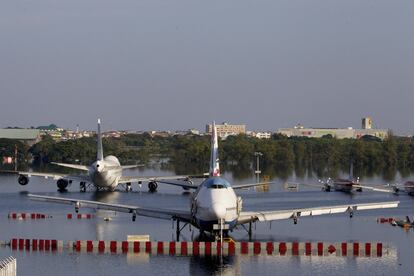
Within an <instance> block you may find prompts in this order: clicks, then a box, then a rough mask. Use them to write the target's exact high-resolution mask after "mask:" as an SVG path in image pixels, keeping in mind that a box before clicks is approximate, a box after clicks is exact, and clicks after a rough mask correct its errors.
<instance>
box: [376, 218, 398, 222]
mask: <svg viewBox="0 0 414 276" xmlns="http://www.w3.org/2000/svg"><path fill="white" fill-rule="evenodd" d="M393 221H394V218H377V223H392V222H393Z"/></svg>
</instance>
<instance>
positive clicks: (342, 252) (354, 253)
mask: <svg viewBox="0 0 414 276" xmlns="http://www.w3.org/2000/svg"><path fill="white" fill-rule="evenodd" d="M9 245H10V246H11V248H12V250H28V251H62V250H63V249H67V250H70V251H73V252H89V253H112V254H123V253H124V254H125V253H144V254H152V255H184V256H187V255H196V256H198V255H201V256H203V255H220V254H221V253H222V254H223V255H225V256H229V255H274V256H342V257H346V256H349V257H381V256H382V255H383V254H384V253H385V254H387V252H388V249H386V250H384V248H383V244H382V243H380V242H351V243H350V242H341V243H326V242H316V243H315V242H225V243H223V246H221V244H220V242H162V241H158V242H139V241H134V242H128V241H92V240H85V241H81V240H78V241H68V242H64V241H60V240H42V239H40V240H39V239H12V240H11V241H10V244H9ZM221 251H222V252H221Z"/></svg>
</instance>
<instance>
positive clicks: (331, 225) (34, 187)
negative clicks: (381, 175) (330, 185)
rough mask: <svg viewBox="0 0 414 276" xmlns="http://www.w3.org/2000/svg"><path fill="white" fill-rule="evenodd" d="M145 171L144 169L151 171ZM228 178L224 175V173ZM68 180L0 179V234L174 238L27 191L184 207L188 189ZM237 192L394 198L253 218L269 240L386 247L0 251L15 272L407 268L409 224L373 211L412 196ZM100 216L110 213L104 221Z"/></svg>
mask: <svg viewBox="0 0 414 276" xmlns="http://www.w3.org/2000/svg"><path fill="white" fill-rule="evenodd" d="M151 173H152V172H149V174H151ZM229 177H230V178H231V176H229ZM78 188H79V187H78V185H77V184H74V185H73V186H72V187H71V188H70V189H69V191H68V192H67V193H63V194H61V193H59V192H57V191H56V183H55V182H54V181H51V180H44V179H39V178H32V179H31V182H30V183H29V185H27V186H24V187H22V186H19V185H18V184H17V183H16V178H15V177H13V176H2V177H1V178H0V207H1V208H0V228H1V237H0V240H10V239H11V238H28V239H31V238H33V239H35V238H36V239H57V240H65V241H67V240H125V239H126V236H127V235H140V234H149V235H150V237H151V240H152V241H171V240H174V239H175V228H174V227H175V225H174V224H173V223H172V222H171V221H168V220H157V219H153V218H145V217H138V218H137V221H135V222H132V220H131V215H130V214H123V213H114V212H107V211H105V212H104V211H98V212H96V213H95V212H94V211H92V210H89V209H81V211H80V212H81V213H92V214H94V217H93V218H92V219H80V220H78V219H72V220H68V219H67V217H66V216H67V214H68V213H72V214H73V213H74V208H73V207H72V206H67V205H59V204H47V203H39V202H34V201H31V200H29V199H28V198H27V193H28V192H30V193H36V194H42V195H51V196H63V197H71V198H80V199H88V200H99V201H102V202H117V203H122V204H131V205H138V206H143V207H154V208H174V209H182V210H185V209H187V208H189V194H188V193H183V191H182V190H181V189H179V188H177V187H168V186H160V187H159V190H158V192H156V193H154V194H151V193H148V192H147V188H146V186H143V187H142V188H141V189H139V190H137V186H134V188H135V191H134V192H132V193H125V192H113V193H94V192H87V193H80V192H78ZM238 194H239V195H240V196H242V197H243V210H245V211H246V210H277V209H284V208H295V207H310V206H321V205H332V204H344V203H349V202H374V201H388V200H400V201H401V204H400V207H399V208H397V209H385V210H372V211H367V212H357V213H356V214H355V216H354V218H352V219H350V218H349V216H348V215H347V214H338V215H333V216H321V217H312V218H301V219H299V222H298V224H297V225H294V224H293V222H292V221H290V220H288V221H277V222H273V223H272V224H270V223H262V224H260V223H257V224H256V225H254V226H253V240H255V241H275V242H290V241H299V242H319V241H324V242H342V241H344V242H352V241H361V242H365V241H380V242H383V243H384V244H386V245H388V246H389V247H390V248H391V250H390V254H387V255H384V256H383V257H380V258H373V257H371V258H367V257H336V256H325V257H318V256H296V257H295V256H262V255H261V256H247V255H236V256H232V257H226V258H225V260H224V264H225V265H224V268H223V267H220V266H219V263H218V260H217V259H215V258H214V257H200V256H156V255H155V256H154V255H146V254H96V253H86V252H85V253H77V252H68V251H63V252H61V253H58V252H31V251H11V249H10V248H9V247H4V248H1V249H0V258H3V257H5V256H8V255H10V254H12V255H13V256H15V257H16V258H17V260H18V273H19V274H20V275H28V274H30V275H43V274H45V273H46V274H51V273H58V274H59V275H73V274H79V275H86V274H99V275H114V274H119V273H123V274H126V275H128V274H145V275H148V274H153V275H154V274H157V275H160V274H171V273H172V274H177V275H190V274H192V275H211V274H215V273H217V274H226V275H227V274H228V275H248V274H252V273H260V274H263V275H266V274H269V275H270V274H275V273H277V274H282V273H283V274H285V273H294V274H295V275H296V274H302V275H310V274H312V275H314V274H323V275H331V274H332V273H340V274H352V273H358V274H362V273H364V274H381V275H385V274H396V273H403V274H408V273H409V272H410V271H412V269H413V268H414V264H413V263H412V261H411V259H412V255H413V254H414V249H413V247H412V245H413V244H414V231H413V230H408V231H405V230H404V229H402V228H399V227H392V226H391V225H389V224H378V223H377V222H376V219H377V218H378V217H399V218H404V217H405V216H406V215H410V216H413V214H414V212H413V210H414V198H413V197H410V196H406V195H400V196H398V197H397V196H395V195H392V194H384V193H377V192H368V191H364V192H362V193H355V194H353V195H349V194H344V193H340V192H331V193H324V192H321V191H318V190H316V189H304V190H300V191H299V192H286V191H284V190H283V189H282V188H281V185H274V186H271V187H270V190H269V192H266V193H263V192H259V191H255V190H254V189H250V190H243V191H240V192H239V193H238ZM10 212H28V213H43V214H47V215H51V216H52V218H48V219H42V220H11V219H8V218H7V216H8V214H9V213H10ZM104 217H111V220H110V221H104ZM198 234H199V233H198V231H197V230H196V229H194V228H192V229H191V231H190V229H189V228H188V227H187V228H185V230H184V231H183V232H182V235H181V237H180V239H181V240H182V241H191V240H193V239H196V238H197V236H198ZM231 237H232V238H233V239H234V240H237V241H245V240H248V235H247V233H246V231H245V230H243V229H238V230H236V231H233V232H232V233H231Z"/></svg>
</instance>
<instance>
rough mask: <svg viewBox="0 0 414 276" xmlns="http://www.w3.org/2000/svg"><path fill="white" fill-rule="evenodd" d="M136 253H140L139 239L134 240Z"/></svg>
mask: <svg viewBox="0 0 414 276" xmlns="http://www.w3.org/2000/svg"><path fill="white" fill-rule="evenodd" d="M134 253H139V241H135V242H134Z"/></svg>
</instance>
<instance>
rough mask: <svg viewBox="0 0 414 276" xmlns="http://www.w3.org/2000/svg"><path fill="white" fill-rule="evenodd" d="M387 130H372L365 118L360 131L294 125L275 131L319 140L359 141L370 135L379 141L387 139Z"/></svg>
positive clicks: (368, 120)
mask: <svg viewBox="0 0 414 276" xmlns="http://www.w3.org/2000/svg"><path fill="white" fill-rule="evenodd" d="M388 132H389V130H388V129H374V128H372V119H371V118H369V117H367V118H363V119H362V129H354V128H352V127H348V128H305V127H303V126H302V125H300V124H299V125H296V126H295V127H293V128H280V129H278V130H277V133H278V134H282V135H286V136H288V137H310V138H320V137H323V136H327V135H331V136H332V137H335V138H337V139H344V138H354V139H359V138H361V137H362V136H365V135H370V136H374V137H377V138H379V139H381V140H383V139H385V138H387V137H388Z"/></svg>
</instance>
